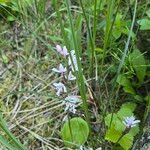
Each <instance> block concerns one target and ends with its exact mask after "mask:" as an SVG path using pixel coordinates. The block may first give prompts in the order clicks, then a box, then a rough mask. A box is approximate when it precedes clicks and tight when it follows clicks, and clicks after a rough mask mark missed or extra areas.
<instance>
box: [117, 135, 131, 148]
mask: <svg viewBox="0 0 150 150" xmlns="http://www.w3.org/2000/svg"><path fill="white" fill-rule="evenodd" d="M119 144H120V145H121V147H122V148H124V150H129V149H130V148H131V147H132V144H133V136H131V135H130V134H126V135H124V136H123V137H122V138H121V140H120V141H119Z"/></svg>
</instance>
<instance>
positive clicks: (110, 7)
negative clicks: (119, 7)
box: [102, 0, 114, 66]
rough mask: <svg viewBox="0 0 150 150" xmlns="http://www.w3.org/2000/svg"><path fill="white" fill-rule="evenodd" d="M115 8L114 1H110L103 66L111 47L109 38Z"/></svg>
mask: <svg viewBox="0 0 150 150" xmlns="http://www.w3.org/2000/svg"><path fill="white" fill-rule="evenodd" d="M113 6H114V0H108V4H107V16H106V29H105V35H104V46H103V58H102V66H103V63H104V59H105V57H106V49H107V48H108V47H109V36H110V29H111V21H112V15H113Z"/></svg>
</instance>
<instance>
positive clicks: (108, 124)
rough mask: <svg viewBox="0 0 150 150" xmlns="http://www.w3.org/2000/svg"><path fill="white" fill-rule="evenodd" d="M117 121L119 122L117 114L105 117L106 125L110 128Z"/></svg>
mask: <svg viewBox="0 0 150 150" xmlns="http://www.w3.org/2000/svg"><path fill="white" fill-rule="evenodd" d="M116 120H117V115H116V114H115V113H114V114H113V115H112V113H111V114H108V115H107V116H106V117H105V124H106V125H107V126H108V127H109V126H110V122H111V121H112V124H115V121H116Z"/></svg>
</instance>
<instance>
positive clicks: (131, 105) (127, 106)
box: [121, 102, 137, 112]
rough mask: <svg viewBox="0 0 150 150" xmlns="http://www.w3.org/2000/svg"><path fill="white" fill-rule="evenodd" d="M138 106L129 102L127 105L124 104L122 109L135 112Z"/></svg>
mask: <svg viewBox="0 0 150 150" xmlns="http://www.w3.org/2000/svg"><path fill="white" fill-rule="evenodd" d="M136 106H137V105H136V104H135V103H131V102H127V103H125V104H122V106H121V109H124V108H128V109H130V110H131V111H132V112H133V111H134V110H135V108H136Z"/></svg>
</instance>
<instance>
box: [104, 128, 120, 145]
mask: <svg viewBox="0 0 150 150" xmlns="http://www.w3.org/2000/svg"><path fill="white" fill-rule="evenodd" d="M121 136H122V132H120V131H117V130H115V128H114V127H113V126H112V127H111V128H110V129H108V130H107V132H106V135H105V139H106V140H108V141H111V142H113V143H116V142H117V141H118V139H119V138H120V137H121Z"/></svg>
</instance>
